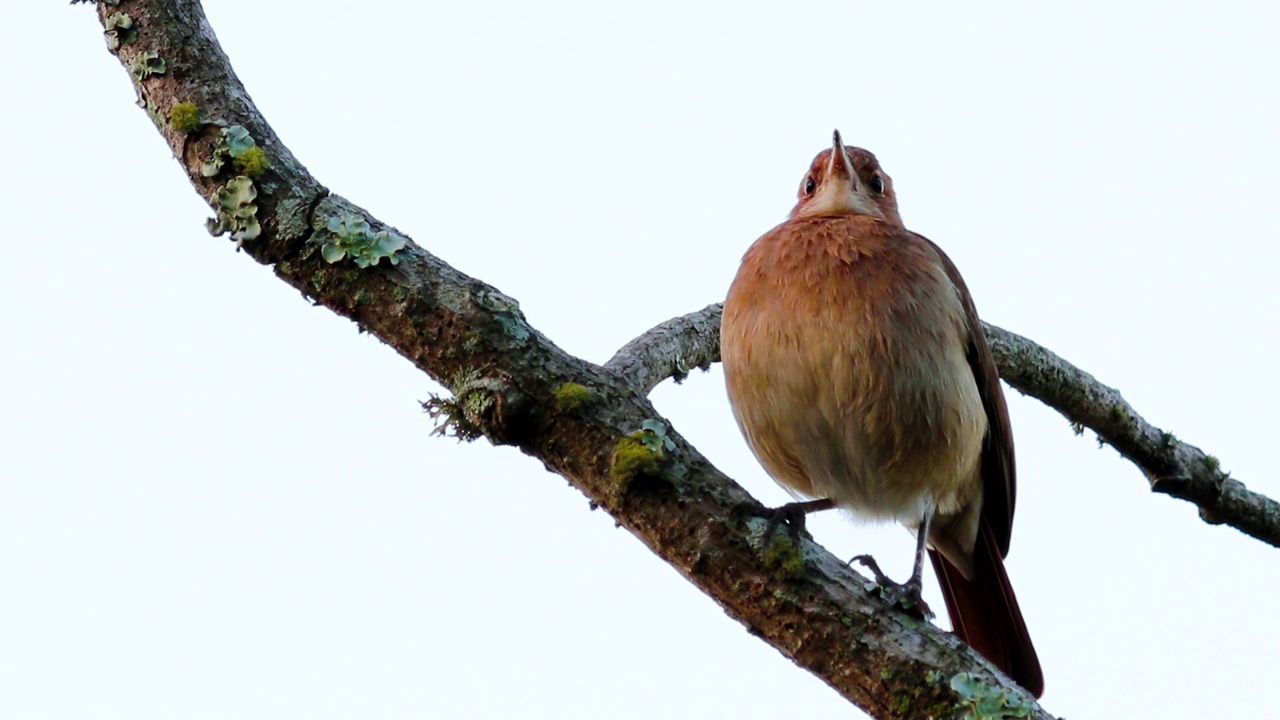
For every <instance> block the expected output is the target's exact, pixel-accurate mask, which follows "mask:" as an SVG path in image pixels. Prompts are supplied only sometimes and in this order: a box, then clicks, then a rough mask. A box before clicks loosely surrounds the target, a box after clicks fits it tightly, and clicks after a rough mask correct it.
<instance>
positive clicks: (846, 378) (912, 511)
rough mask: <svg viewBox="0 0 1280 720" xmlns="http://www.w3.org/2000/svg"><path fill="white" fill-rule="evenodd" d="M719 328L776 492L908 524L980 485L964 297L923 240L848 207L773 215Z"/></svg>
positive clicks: (981, 429) (753, 439)
mask: <svg viewBox="0 0 1280 720" xmlns="http://www.w3.org/2000/svg"><path fill="white" fill-rule="evenodd" d="M721 336H722V339H721V343H722V357H723V361H724V367H725V377H726V382H727V385H728V390H729V398H730V401H731V403H732V405H733V409H734V415H735V417H736V418H737V420H738V424H739V426H740V427H741V428H742V431H743V434H744V435H745V436H746V438H747V441H748V443H749V444H750V446H751V448H752V449H753V451H754V452H755V453H756V455H757V457H759V459H760V460H761V462H762V464H763V465H764V466H765V469H766V470H767V471H768V472H769V473H770V474H771V475H772V476H773V477H774V478H775V479H776V480H778V481H779V482H780V483H782V484H783V485H784V486H785V487H787V488H789V489H791V490H792V491H794V492H796V493H798V494H801V495H807V496H812V497H830V498H832V499H834V500H835V501H836V502H837V504H839V505H841V506H844V507H847V508H850V509H853V510H855V511H857V512H859V513H860V514H863V515H866V516H870V517H894V518H898V519H900V520H903V521H905V522H907V523H908V524H912V523H914V522H917V521H918V520H919V518H920V514H921V512H922V511H923V507H924V504H925V502H926V501H928V502H932V503H933V504H935V505H936V506H937V507H938V509H939V511H940V512H942V513H944V514H945V513H947V512H955V511H957V510H958V509H959V508H960V507H962V506H964V505H967V504H968V503H970V502H971V501H973V500H974V499H975V498H976V497H977V496H978V495H980V493H981V481H980V480H979V479H978V458H979V455H980V452H981V447H982V438H983V436H984V434H985V433H986V429H987V420H986V414H985V412H984V410H983V407H982V402H981V399H980V397H979V395H978V390H977V384H976V382H975V380H974V377H973V371H972V370H971V369H970V366H969V361H968V357H967V348H968V330H967V325H966V321H965V310H964V304H963V300H962V298H961V297H960V291H959V290H958V289H957V288H956V287H955V285H954V284H953V283H951V281H950V279H949V278H948V277H947V275H946V272H945V270H944V268H943V266H942V262H941V260H940V259H939V258H938V255H937V253H936V252H935V251H934V250H933V248H932V247H931V246H930V245H929V244H928V243H927V242H926V241H924V240H923V239H921V238H919V237H918V236H916V235H914V234H912V233H910V232H908V231H906V230H904V229H902V228H900V227H897V226H893V225H889V224H887V223H883V222H880V221H877V220H874V219H872V218H865V217H860V216H848V217H840V218H813V219H807V220H799V221H789V222H787V223H784V224H783V225H780V226H779V227H778V228H775V230H773V231H772V232H770V233H769V234H767V235H765V236H764V237H762V238H761V239H760V240H758V241H757V242H756V244H755V245H754V246H752V248H751V250H749V251H748V253H747V255H746V256H745V258H744V259H743V263H742V267H741V268H740V269H739V273H738V276H737V277H736V279H735V280H734V283H733V285H732V287H731V288H730V291H729V296H728V298H727V300H726V301H725V309H724V319H723V326H722V333H721Z"/></svg>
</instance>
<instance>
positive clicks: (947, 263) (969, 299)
mask: <svg viewBox="0 0 1280 720" xmlns="http://www.w3.org/2000/svg"><path fill="white" fill-rule="evenodd" d="M921 239H922V240H924V241H925V242H927V243H929V245H930V246H931V247H933V249H934V251H935V252H937V253H938V257H939V258H940V259H941V260H942V266H943V268H944V269H945V270H946V273H947V277H949V278H950V279H951V282H952V283H953V284H954V285H955V286H956V289H957V290H959V291H960V297H961V300H962V301H963V302H964V314H965V325H966V327H967V329H968V335H969V338H968V342H969V346H968V348H967V350H966V353H967V355H968V357H969V367H970V368H972V369H973V379H974V380H975V381H976V382H977V383H978V395H979V396H981V398H982V407H983V408H984V409H985V410H986V411H987V437H986V438H985V439H984V440H983V445H982V491H983V503H982V517H983V518H984V519H985V520H986V521H987V523H988V524H989V525H990V527H991V531H992V534H993V535H994V536H995V540H996V544H997V545H998V547H999V548H1000V556H1001V557H1004V556H1006V555H1008V554H1009V535H1010V533H1011V532H1012V531H1013V505H1014V499H1015V496H1016V494H1017V490H1016V481H1015V477H1014V464H1013V431H1012V429H1011V428H1010V426H1009V408H1008V407H1006V406H1005V402H1004V390H1003V389H1002V388H1001V387H1000V374H999V372H997V370H996V361H995V359H994V358H993V357H992V356H991V347H990V346H989V345H988V344H987V336H986V335H985V334H984V333H983V332H982V322H981V321H980V320H978V310H977V308H976V307H974V304H973V296H971V295H970V294H969V288H967V287H966V286H965V284H964V279H963V278H961V277H960V271H959V270H957V269H956V266H955V263H953V262H951V258H949V257H947V254H946V253H944V252H942V248H940V247H938V246H937V245H934V243H933V242H932V241H931V240H929V239H928V238H924V237H921Z"/></svg>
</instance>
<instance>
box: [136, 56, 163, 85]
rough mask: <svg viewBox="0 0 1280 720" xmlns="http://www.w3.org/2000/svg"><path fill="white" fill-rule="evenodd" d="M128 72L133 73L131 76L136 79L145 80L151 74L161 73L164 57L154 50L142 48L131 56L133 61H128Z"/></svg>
mask: <svg viewBox="0 0 1280 720" xmlns="http://www.w3.org/2000/svg"><path fill="white" fill-rule="evenodd" d="M129 72H131V73H133V77H134V78H135V79H137V80H146V79H147V78H149V77H151V76H152V75H163V74H164V72H165V62H164V58H162V57H160V55H159V54H158V53H156V52H154V51H151V50H143V51H142V52H140V53H138V54H137V55H135V56H134V57H133V62H131V63H129Z"/></svg>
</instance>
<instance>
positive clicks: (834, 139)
mask: <svg viewBox="0 0 1280 720" xmlns="http://www.w3.org/2000/svg"><path fill="white" fill-rule="evenodd" d="M837 175H838V176H842V177H846V178H849V181H850V182H851V183H852V184H853V186H854V187H857V185H858V181H857V176H856V175H854V174H853V166H852V165H850V164H849V155H848V153H846V152H845V151H844V140H842V139H841V138H840V131H839V130H835V131H833V132H832V133H831V161H830V164H828V165H827V177H835V176H837Z"/></svg>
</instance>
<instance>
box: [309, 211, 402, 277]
mask: <svg viewBox="0 0 1280 720" xmlns="http://www.w3.org/2000/svg"><path fill="white" fill-rule="evenodd" d="M326 227H327V228H328V230H329V232H330V233H332V237H330V238H329V239H328V240H326V241H325V243H324V244H323V245H322V246H321V247H320V254H321V256H322V257H324V260H325V262H328V263H336V262H339V261H340V260H342V259H343V258H344V257H347V256H350V257H351V260H352V261H353V262H355V264H356V265H357V266H359V267H362V268H366V267H369V266H370V265H377V264H378V261H379V260H382V259H383V258H386V259H387V260H388V261H390V262H391V264H392V265H395V264H397V263H399V262H400V259H399V258H397V257H396V252H397V251H399V250H400V249H402V248H403V247H404V246H405V240H404V238H402V237H400V236H399V235H392V234H391V233H389V232H387V231H386V230H381V231H379V232H376V233H375V232H373V228H371V227H370V226H369V221H367V220H365V219H364V218H362V217H360V216H358V215H343V216H341V217H337V216H335V217H331V218H329V222H328V224H327V225H326Z"/></svg>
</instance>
